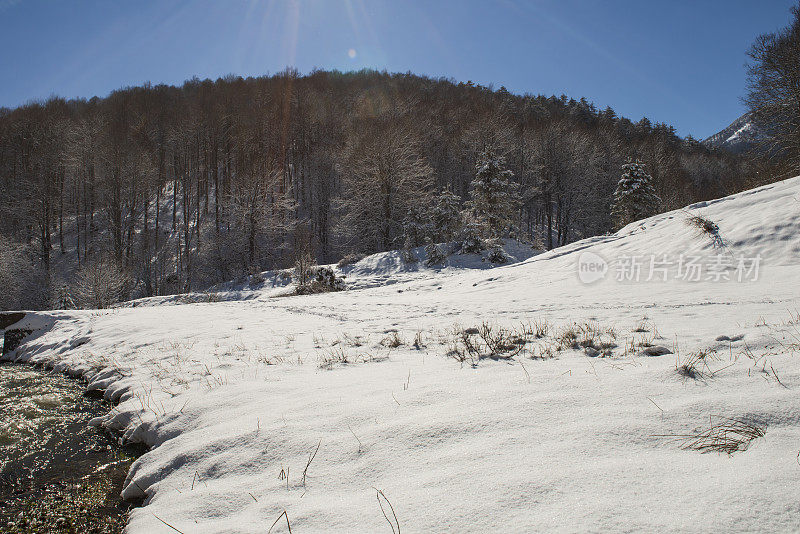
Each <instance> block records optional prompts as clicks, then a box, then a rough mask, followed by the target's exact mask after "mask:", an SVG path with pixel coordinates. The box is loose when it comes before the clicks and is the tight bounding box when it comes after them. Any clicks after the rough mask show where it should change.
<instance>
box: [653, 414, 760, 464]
mask: <svg viewBox="0 0 800 534" xmlns="http://www.w3.org/2000/svg"><path fill="white" fill-rule="evenodd" d="M709 425H710V426H709V428H708V429H706V430H701V431H698V432H695V433H692V434H675V435H671V436H668V437H671V438H673V439H674V440H675V441H677V442H678V443H680V447H681V448H682V449H685V450H693V451H699V452H701V453H703V454H705V453H709V452H719V453H725V454H727V455H728V456H730V455H731V454H733V453H735V452H743V451H746V450H747V449H748V447H750V443H751V442H752V441H753V440H755V439H758V438H761V437H764V433H765V432H764V429H763V428H760V427H758V426H756V425H754V424H751V423H748V422H746V421H742V420H739V419H731V418H728V417H721V416H716V420H715V419H714V417H711V418H710V421H709Z"/></svg>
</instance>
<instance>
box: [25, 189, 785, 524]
mask: <svg viewBox="0 0 800 534" xmlns="http://www.w3.org/2000/svg"><path fill="white" fill-rule="evenodd" d="M693 217H701V219H697V218H695V219H692V218H693ZM714 225H716V230H715V226H714ZM701 226H703V227H705V228H706V229H708V232H706V233H704V232H702V231H701V230H700V227H701ZM637 265H638V274H637V268H636V266H637ZM698 266H699V267H698ZM368 268H369V267H368V266H366V265H365V266H362V267H356V268H353V270H352V272H351V275H352V274H353V272H354V271H355V270H356V269H365V270H367V269H368ZM694 278H697V280H694ZM798 279H800V178H795V179H791V180H787V181H784V182H781V183H776V184H772V185H769V186H765V187H761V188H759V189H756V190H752V191H747V192H744V193H740V194H737V195H733V196H731V197H727V198H724V199H720V200H716V201H711V202H705V203H701V204H696V205H693V206H689V207H688V208H686V209H684V210H678V211H675V212H671V213H666V214H662V215H659V216H656V217H653V218H650V219H646V220H643V221H639V222H637V223H635V224H632V225H629V226H628V227H626V228H624V229H623V230H622V231H620V232H619V233H617V234H615V235H610V236H602V237H596V238H592V239H588V240H584V241H581V242H577V243H573V244H571V245H569V246H567V247H563V248H560V249H557V250H553V251H550V252H548V253H546V254H541V255H538V256H534V257H532V258H530V259H528V260H527V261H524V262H521V263H517V264H514V265H510V266H506V267H499V268H496V269H492V270H483V271H475V270H464V271H461V272H458V273H445V275H439V274H436V273H434V272H430V273H427V272H426V273H425V276H419V277H414V278H411V279H407V280H399V281H398V282H397V283H394V284H391V285H383V286H378V287H373V288H367V289H363V290H361V291H344V292H340V293H332V294H325V295H310V296H302V297H289V298H281V299H264V300H258V299H255V300H246V301H235V302H217V303H205V304H200V303H198V304H187V305H182V306H152V307H137V308H123V309H115V310H108V311H100V312H89V311H86V312H83V311H69V312H50V313H46V314H37V315H36V316H34V317H39V318H46V319H48V320H49V321H51V322H52V321H54V324H53V325H52V327H50V328H49V330H47V331H45V332H44V333H40V334H37V335H36V336H37V337H35V338H34V339H32V340H30V341H28V342H27V343H26V344H25V345H23V346H22V347H21V348H20V349H19V350H18V351H16V353H12V357H15V358H17V359H19V360H20V361H32V362H41V363H45V362H46V363H48V364H49V365H54V366H55V367H56V369H63V370H69V371H70V372H73V373H82V374H85V375H86V376H87V377H88V378H89V379H90V385H89V387H90V388H92V389H101V390H105V391H106V396H108V397H109V398H111V399H114V400H118V401H120V402H119V404H118V405H117V406H116V407H115V408H114V410H113V411H112V412H111V413H109V414H108V416H107V417H104V418H101V419H100V420H97V421H95V422H94V423H95V424H100V425H104V426H106V427H108V428H112V429H116V430H119V431H120V432H122V435H123V438H124V439H126V440H134V441H142V442H145V443H147V444H148V445H150V446H151V447H152V449H151V451H150V452H148V453H147V454H145V455H144V456H142V457H141V458H140V459H139V460H138V461H137V462H136V463H135V464H134V466H133V467H132V469H131V472H130V475H129V477H128V481H127V485H126V487H125V489H124V492H123V495H124V496H126V497H136V496H141V495H143V494H144V495H146V496H147V499H146V504H145V506H144V507H142V508H139V509H136V510H134V511H133V513H132V515H131V518H130V524H129V527H128V532H130V533H133V534H135V533H153V532H165V533H166V532H173V533H174V532H175V530H176V529H177V530H179V531H181V532H186V533H189V532H192V533H194V532H201V533H203V532H226V533H227V532H252V533H256V532H258V533H264V532H267V531H268V530H269V529H270V525H272V524H273V522H274V521H275V520H276V519H278V518H279V516H280V517H281V520H280V521H279V522H278V523H277V524H275V526H274V527H273V528H272V532H287V524H286V521H285V519H286V518H288V520H289V521H291V528H292V532H295V533H298V534H302V533H309V532H389V531H390V530H396V529H398V528H399V529H401V530H402V531H403V532H404V533H409V532H443V531H451V532H490V531H503V532H535V531H538V532H575V531H604V532H605V531H617V532H621V531H625V532H630V531H649V532H653V531H667V532H686V531H710V530H722V531H726V532H733V531H739V532H752V531H772V532H775V531H797V530H799V529H800V504H798V503H800V484H798V477H800V465H798V459H797V455H798V451H800V395H798V388H800V360H798V358H799V357H800V355H798V354H797V350H798V348H800V315H799V314H798V311H797V310H798V309H799V308H800V284H798ZM484 323H486V324H488V325H490V326H491V328H492V329H493V331H494V332H497V331H498V329H499V328H515V329H516V334H517V335H518V336H520V337H519V338H515V339H516V340H515V341H514V342H513V343H520V341H519V339H520V338H522V339H523V342H524V343H525V344H524V350H522V351H521V352H519V353H518V354H516V355H513V357H510V358H507V357H505V356H509V353H508V351H510V350H511V349H508V348H507V347H506V345H503V346H504V347H506V348H503V347H501V348H500V349H498V350H499V351H500V353H498V354H495V358H483V359H479V360H472V359H471V358H470V357H469V355H468V354H466V355H465V358H466V361H463V362H460V361H458V358H454V357H452V356H451V355H452V354H456V355H458V354H459V352H460V353H462V354H464V353H465V352H466V353H468V351H465V347H464V345H463V340H464V336H465V335H467V336H468V339H472V340H473V341H474V340H476V339H477V338H476V337H475V336H471V337H469V335H468V334H463V332H464V331H465V330H467V329H469V328H479V327H481V325H483V324H484ZM523 323H524V324H525V325H527V326H528V328H526V329H523V328H522V327H521V325H522V324H523ZM467 331H468V332H469V331H470V330H467ZM573 334H574V336H575V337H574V338H573ZM589 337H593V338H595V343H594V345H593V346H591V347H587V348H586V349H585V350H583V349H580V348H579V349H578V350H573V349H571V348H570V347H571V346H572V344H573V342H577V341H581V340H584V338H589ZM612 342H613V343H614V344H616V346H615V347H614V346H612V344H611V343H612ZM513 343H512V344H513ZM601 343H605V344H603V345H600V344H601ZM584 344H585V345H588V343H584ZM595 345H600V346H599V348H600V349H601V351H605V352H606V353H608V355H607V356H606V357H599V356H595V357H592V356H589V355H588V354H595V352H594V350H593V347H594V346H595ZM651 345H658V346H662V347H666V348H668V349H671V350H673V351H675V352H676V354H666V355H662V356H648V355H647V354H645V353H643V352H642V351H643V350H645V349H647V347H648V346H651ZM559 346H561V348H563V350H558V348H559ZM590 349H592V350H590ZM647 350H649V351H650V352H655V351H653V350H652V347H651V348H650V349H647ZM453 351H455V352H453ZM701 351H702V352H701ZM449 354H450V355H449ZM692 356H694V357H695V358H696V359H697V358H700V356H702V358H700V359H699V360H697V361H698V362H702V363H698V364H697V365H696V366H695V367H694V368H693V369H694V372H689V370H687V369H683V372H678V367H679V366H680V365H682V364H685V363H687V362H689V361H691V358H692ZM473 362H474V365H471V363H473ZM723 417H728V418H734V419H736V420H740V421H742V422H744V423H747V424H752V425H754V426H755V427H757V428H758V429H760V430H763V432H764V435H763V437H759V438H757V439H755V440H753V441H752V443H750V444H749V447H748V448H747V450H743V451H738V452H735V453H734V454H732V455H730V456H729V455H727V454H724V453H717V452H711V453H709V454H702V453H701V452H699V451H697V450H691V449H684V448H682V445H686V444H687V442H686V441H685V440H683V438H680V437H679V436H687V435H693V434H695V433H696V432H700V431H703V430H704V429H708V428H709V425H710V424H712V423H717V422H720V421H722V422H724V421H725V419H722V418H723ZM284 512H285V515H282V514H284ZM387 517H388V520H387ZM387 523H390V524H391V525H393V526H392V528H390V524H387ZM167 524H169V526H168V525H167Z"/></svg>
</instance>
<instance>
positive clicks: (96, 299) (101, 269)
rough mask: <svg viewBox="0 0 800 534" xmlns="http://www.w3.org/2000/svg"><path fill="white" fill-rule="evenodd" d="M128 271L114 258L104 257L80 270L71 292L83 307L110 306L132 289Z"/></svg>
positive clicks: (77, 302)
mask: <svg viewBox="0 0 800 534" xmlns="http://www.w3.org/2000/svg"><path fill="white" fill-rule="evenodd" d="M130 286H131V278H130V276H129V275H128V273H127V272H126V271H125V270H124V269H123V268H122V267H121V266H120V265H119V264H118V263H117V262H116V261H114V260H113V259H112V258H110V257H104V258H101V259H100V260H98V261H94V262H92V263H89V264H87V265H85V266H83V267H82V268H81V270H80V271H78V274H77V276H76V278H75V283H74V284H73V287H72V291H71V294H72V295H73V298H74V300H75V303H76V304H77V305H79V306H81V307H82V308H97V309H102V308H108V307H109V306H111V305H112V304H115V303H117V302H119V301H121V300H124V299H125V298H126V297H127V295H128V294H129V292H130V289H131V287H130Z"/></svg>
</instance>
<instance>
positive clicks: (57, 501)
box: [0, 363, 142, 534]
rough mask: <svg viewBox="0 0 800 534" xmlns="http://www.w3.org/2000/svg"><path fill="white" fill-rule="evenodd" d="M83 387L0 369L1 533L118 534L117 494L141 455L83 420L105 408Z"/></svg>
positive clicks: (22, 369) (42, 374) (122, 519)
mask: <svg viewBox="0 0 800 534" xmlns="http://www.w3.org/2000/svg"><path fill="white" fill-rule="evenodd" d="M85 391H86V385H85V383H84V382H83V381H81V380H77V379H74V378H69V377H67V376H65V375H63V374H61V373H54V372H48V371H46V370H44V369H41V368H35V367H33V366H29V365H23V364H10V363H3V364H0V532H2V533H9V534H10V533H12V532H13V533H26V532H31V533H33V532H36V533H42V532H82V533H83V532H87V533H88V532H91V533H98V534H100V533H102V534H112V533H119V532H122V531H123V529H124V527H125V523H126V520H127V517H128V511H129V509H130V508H131V506H132V505H131V504H130V503H124V502H122V500H121V498H120V496H119V494H120V491H121V489H122V485H123V483H124V481H125V477H126V474H127V471H128V469H129V468H130V465H131V464H132V462H133V461H134V459H135V458H136V457H137V456H138V455H139V454H140V453H141V452H142V451H141V450H136V449H131V448H120V446H119V444H118V442H117V440H116V439H115V438H114V436H112V435H111V434H109V433H108V432H105V431H103V430H100V429H97V428H94V427H90V426H89V425H88V422H89V421H90V420H91V419H92V418H93V417H97V416H100V415H102V414H104V413H107V412H108V410H109V409H110V408H111V406H110V403H108V402H106V401H102V400H100V399H97V398H91V397H89V396H87V395H86V394H85Z"/></svg>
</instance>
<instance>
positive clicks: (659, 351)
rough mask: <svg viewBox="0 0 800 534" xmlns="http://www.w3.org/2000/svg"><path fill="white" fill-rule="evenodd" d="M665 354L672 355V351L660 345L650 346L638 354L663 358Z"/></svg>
mask: <svg viewBox="0 0 800 534" xmlns="http://www.w3.org/2000/svg"><path fill="white" fill-rule="evenodd" d="M665 354H672V351H671V350H669V349H668V348H667V347H662V346H661V345H651V346H649V347H646V348H644V349H642V351H641V352H639V356H663V355H665Z"/></svg>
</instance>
